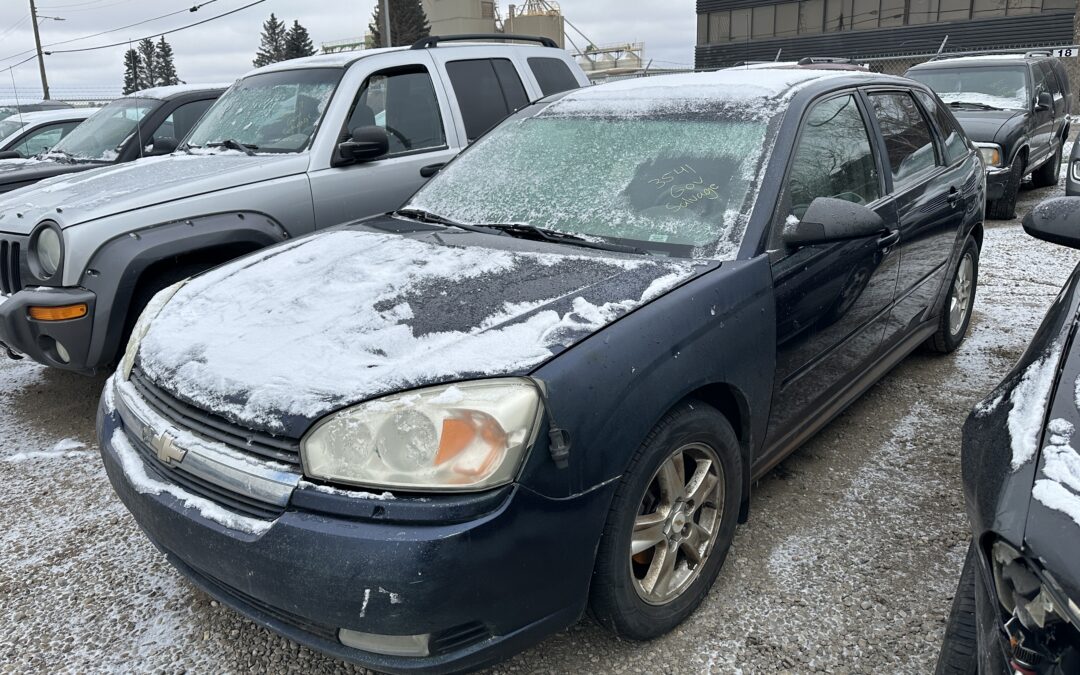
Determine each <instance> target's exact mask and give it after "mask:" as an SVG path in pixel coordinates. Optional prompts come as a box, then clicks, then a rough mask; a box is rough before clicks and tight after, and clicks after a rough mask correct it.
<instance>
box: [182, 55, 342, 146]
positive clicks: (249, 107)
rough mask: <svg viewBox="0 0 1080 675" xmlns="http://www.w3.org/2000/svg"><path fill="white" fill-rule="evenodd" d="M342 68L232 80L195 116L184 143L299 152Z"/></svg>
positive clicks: (288, 71)
mask: <svg viewBox="0 0 1080 675" xmlns="http://www.w3.org/2000/svg"><path fill="white" fill-rule="evenodd" d="M343 72H344V71H342V70H341V69H340V68H311V69H306V70H284V71H279V72H270V73H262V74H258V75H252V76H251V77H246V78H244V79H242V80H240V81H239V82H237V83H236V84H234V85H233V86H232V87H231V88H230V89H229V90H228V91H227V92H225V93H224V94H223V95H222V96H221V98H219V99H218V100H217V102H215V103H214V105H213V106H211V108H210V110H208V111H207V112H206V114H205V115H204V116H203V117H202V119H201V120H199V123H198V124H197V125H196V126H195V128H194V129H193V130H192V131H191V135H190V136H189V137H188V140H187V145H188V147H194V148H219V147H222V145H221V144H222V143H226V142H229V144H230V145H232V144H233V143H232V142H235V143H240V144H242V145H245V146H247V147H248V148H250V149H251V150H255V151H258V152H286V153H287V152H302V151H304V150H306V149H307V147H308V144H309V143H310V142H311V139H312V137H314V135H315V130H316V129H317V128H318V126H319V122H321V121H322V116H323V113H324V112H325V111H326V106H327V105H328V104H329V103H330V97H331V96H333V94H334V89H335V87H337V83H338V81H339V80H340V79H341V76H342V73H343Z"/></svg>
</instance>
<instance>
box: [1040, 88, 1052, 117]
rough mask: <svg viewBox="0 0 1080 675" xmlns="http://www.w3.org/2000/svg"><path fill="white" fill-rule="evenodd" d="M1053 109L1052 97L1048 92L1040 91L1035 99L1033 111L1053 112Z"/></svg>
mask: <svg viewBox="0 0 1080 675" xmlns="http://www.w3.org/2000/svg"><path fill="white" fill-rule="evenodd" d="M1053 109H1054V96H1053V95H1052V94H1051V93H1050V92H1048V91H1040V92H1039V95H1038V96H1037V97H1036V98H1035V110H1036V111H1039V112H1041V111H1043V110H1053Z"/></svg>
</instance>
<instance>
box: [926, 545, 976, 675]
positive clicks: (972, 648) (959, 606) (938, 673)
mask: <svg viewBox="0 0 1080 675" xmlns="http://www.w3.org/2000/svg"><path fill="white" fill-rule="evenodd" d="M978 635H979V630H978V626H977V625H976V620H975V544H974V542H972V544H971V545H970V546H968V552H967V557H966V558H965V559H964V568H963V570H961V572H960V583H959V584H957V586H956V595H954V596H953V603H952V609H951V610H950V611H949V621H948V623H947V624H945V639H944V640H943V641H942V643H941V652H940V653H939V654H938V662H937V668H936V669H935V670H934V673H935V675H975V674H976V673H977V672H978V671H979V638H978Z"/></svg>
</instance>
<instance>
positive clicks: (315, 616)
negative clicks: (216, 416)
mask: <svg viewBox="0 0 1080 675" xmlns="http://www.w3.org/2000/svg"><path fill="white" fill-rule="evenodd" d="M106 386H107V387H109V386H111V383H110V384H109V385H106ZM111 399H112V397H111V395H110V392H108V391H107V392H106V395H105V396H103V397H102V402H101V404H100V406H99V409H98V438H99V443H100V447H101V454H102V458H103V460H104V464H105V469H106V472H107V473H108V476H109V480H110V481H111V483H112V485H113V488H114V489H115V491H116V493H117V494H118V495H119V497H120V499H121V501H123V503H124V505H125V506H126V507H127V508H128V509H129V510H130V511H131V512H132V514H133V515H134V517H135V519H136V521H137V522H138V524H139V525H140V527H141V528H142V529H143V531H144V532H145V533H146V534H147V536H148V537H149V538H150V539H151V541H152V542H153V543H154V544H155V545H156V546H157V547H158V548H159V549H161V550H162V551H163V552H164V553H165V554H166V556H167V557H168V559H169V561H170V562H171V563H172V564H173V565H174V566H176V568H177V569H178V570H179V571H180V572H181V573H182V574H184V575H185V576H186V577H187V578H188V579H190V580H191V581H192V582H194V583H195V584H196V585H198V586H199V587H201V588H202V589H203V590H205V591H206V592H207V593H209V594H210V595H212V596H214V597H216V598H217V599H219V600H220V601H221V602H222V603H224V604H226V605H228V606H230V607H232V608H233V609H235V610H236V611H238V612H240V613H241V614H244V615H246V616H248V617H250V618H251V619H253V620H255V621H256V622H258V623H260V624H262V625H264V626H266V627H268V628H270V629H272V630H274V631H277V632H279V633H281V634H284V635H286V636H288V637H289V638H291V639H293V640H295V641H297V642H300V643H302V644H305V645H308V646H309V647H312V648H313V649H317V650H319V651H322V652H325V653H328V654H331V655H333V656H336V657H338V658H342V659H345V660H348V661H352V662H354V663H357V664H360V665H362V666H365V667H368V668H372V669H376V670H379V671H385V672H432V673H441V672H460V671H462V670H469V669H473V668H478V667H482V666H484V665H488V664H491V663H494V662H496V661H499V660H502V659H503V658H505V657H507V656H509V655H511V654H513V653H516V652H518V651H520V650H521V649H523V648H525V647H527V646H529V645H530V644H533V643H535V642H538V641H539V640H540V639H542V638H543V637H545V636H546V635H549V634H551V633H553V632H555V631H558V630H561V629H563V628H565V627H568V626H570V625H572V624H573V623H575V622H576V621H577V620H578V619H579V618H580V617H581V615H582V613H583V611H584V607H585V602H586V598H587V595H588V586H589V580H590V577H591V573H592V567H593V561H594V555H595V549H596V545H597V541H598V539H599V534H600V531H601V528H602V524H603V520H604V517H605V516H606V513H607V507H608V505H609V504H610V499H611V493H612V491H613V489H614V486H613V485H608V486H605V487H603V488H600V489H596V490H593V491H591V492H588V493H586V494H584V495H578V496H575V497H573V498H569V499H549V498H546V497H543V496H541V495H538V494H536V493H534V492H532V491H530V490H528V489H527V488H525V487H523V486H512V487H509V488H504V489H502V490H496V491H494V492H493V493H492V494H491V495H490V496H489V497H487V498H486V499H487V501H488V505H487V506H486V507H484V508H481V509H479V512H478V509H477V507H476V506H475V505H474V506H473V507H471V509H472V511H473V513H470V514H465V515H462V514H463V511H462V509H461V508H460V505H459V504H458V502H460V501H461V500H460V499H448V501H450V502H454V503H453V504H451V506H450V507H449V508H440V507H441V504H440V501H441V499H442V498H441V497H434V496H431V497H423V498H408V497H404V496H400V497H398V499H393V500H383V499H356V498H351V497H345V496H338V495H334V494H327V493H325V492H319V491H316V490H314V489H307V488H305V487H303V484H302V485H301V487H300V488H297V489H296V491H295V492H294V494H293V496H292V498H291V500H290V503H289V505H288V506H287V507H286V509H285V511H284V513H282V514H281V515H279V516H277V517H276V518H275V519H273V520H268V521H265V527H261V528H247V531H244V530H243V529H235V528H230V527H226V526H224V525H222V524H221V522H223V521H221V519H220V518H218V517H215V516H214V514H213V513H209V514H208V512H207V510H206V509H205V508H199V500H198V498H195V499H187V498H185V497H184V495H183V491H182V490H181V491H179V492H178V491H177V490H178V489H179V488H177V487H176V486H170V489H169V490H168V491H161V492H158V493H155V491H154V490H153V489H147V485H146V482H145V480H140V477H139V476H137V475H136V476H134V477H133V476H132V475H131V474H130V472H129V471H128V470H126V469H130V468H131V465H130V464H128V463H129V462H131V461H132V459H131V454H130V448H131V447H132V446H131V445H130V441H129V440H128V436H127V435H126V434H125V433H124V429H123V422H122V420H121V418H120V416H119V414H118V413H117V412H116V411H115V409H114V408H113V407H112V403H111ZM125 445H126V446H127V447H124V446H125ZM124 453H128V454H124ZM136 461H138V462H140V463H141V464H140V465H139V466H140V469H138V470H136V471H135V473H139V472H140V471H141V470H142V468H141V467H144V466H146V465H145V464H143V463H146V462H151V461H153V460H151V459H147V458H145V457H143V456H141V455H136ZM144 478H145V477H144ZM469 499H471V500H472V501H479V502H483V501H484V499H485V498H477V497H471V498H469ZM328 500H336V502H338V503H334V504H333V505H332V508H324V507H325V506H329V505H331V501H328ZM342 500H344V501H346V502H357V503H356V504H355V505H348V504H346V505H344V507H343V505H342V504H340V502H341V501H342ZM409 502H413V503H412V504H410V503H409ZM421 507H422V508H421ZM331 511H333V512H331ZM421 511H422V512H426V515H425V516H417V517H412V516H410V515H408V514H410V513H419V512H421ZM440 514H442V515H441V517H440ZM208 515H209V517H208ZM225 522H227V521H225ZM341 628H345V629H349V630H353V631H359V632H362V633H373V634H377V635H419V634H429V635H431V638H430V640H431V642H430V645H431V653H430V655H429V656H423V657H399V656H387V655H382V654H376V653H373V652H367V651H361V650H358V649H354V648H351V647H347V646H345V645H344V644H342V643H341V642H340V641H339V640H338V638H337V636H338V630H339V629H341Z"/></svg>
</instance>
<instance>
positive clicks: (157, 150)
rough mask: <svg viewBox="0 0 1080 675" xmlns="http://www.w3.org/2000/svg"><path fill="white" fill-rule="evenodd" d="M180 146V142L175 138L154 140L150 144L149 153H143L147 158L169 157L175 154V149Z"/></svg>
mask: <svg viewBox="0 0 1080 675" xmlns="http://www.w3.org/2000/svg"><path fill="white" fill-rule="evenodd" d="M179 146H180V141H178V140H176V139H175V138H168V137H164V138H154V139H151V142H150V151H149V152H147V153H145V154H146V156H147V157H160V156H161V155H169V154H172V153H174V152H176V148H178V147H179Z"/></svg>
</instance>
